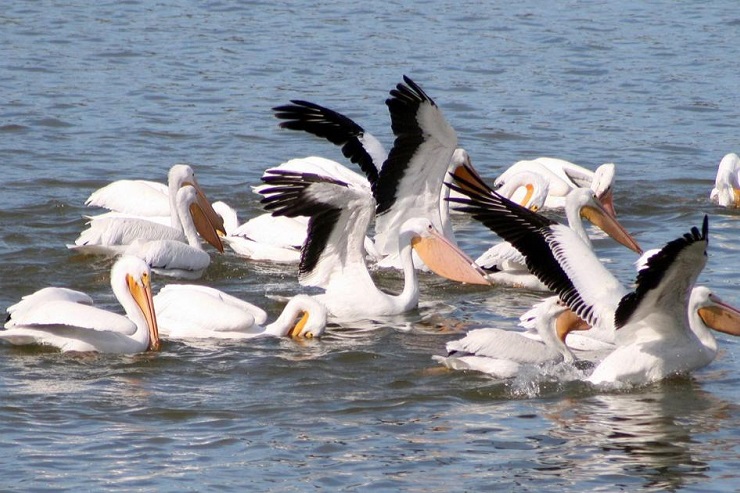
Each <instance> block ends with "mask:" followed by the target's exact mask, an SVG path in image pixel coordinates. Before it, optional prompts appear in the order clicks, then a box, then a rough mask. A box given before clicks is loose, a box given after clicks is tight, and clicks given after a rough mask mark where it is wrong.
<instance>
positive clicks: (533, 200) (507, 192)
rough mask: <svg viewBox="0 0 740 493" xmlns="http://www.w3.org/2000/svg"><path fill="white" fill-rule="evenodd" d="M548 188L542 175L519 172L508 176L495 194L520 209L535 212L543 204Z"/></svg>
mask: <svg viewBox="0 0 740 493" xmlns="http://www.w3.org/2000/svg"><path fill="white" fill-rule="evenodd" d="M549 188H550V186H549V184H548V182H547V180H545V179H544V178H543V177H542V175H540V174H538V173H533V172H532V171H520V172H519V173H514V174H513V175H511V176H509V177H508V178H507V179H506V182H504V183H503V184H502V185H501V187H500V188H499V189H498V190H497V192H498V193H499V195H502V196H504V197H506V198H507V199H509V200H511V201H513V202H516V203H518V204H519V205H521V206H522V207H526V208H527V209H529V210H531V211H532V212H537V211H539V210H540V209H541V208H542V206H543V205H544V204H545V199H547V194H548V191H549ZM521 191H523V192H524V195H522V193H521Z"/></svg>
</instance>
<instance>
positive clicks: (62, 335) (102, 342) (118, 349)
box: [0, 256, 160, 354]
mask: <svg viewBox="0 0 740 493" xmlns="http://www.w3.org/2000/svg"><path fill="white" fill-rule="evenodd" d="M150 278H151V273H150V270H149V266H147V265H146V263H144V262H143V261H142V260H141V259H138V258H136V257H131V256H122V257H121V258H119V259H118V260H117V261H116V263H115V264H114V265H113V268H112V269H111V276H110V281H111V287H112V288H113V294H114V295H115V296H116V298H117V299H118V301H119V302H120V303H121V306H123V309H124V311H125V312H126V316H125V317H124V316H123V315H118V314H116V313H112V312H109V311H106V310H102V309H100V308H96V307H94V306H90V303H91V300H90V298H89V297H88V296H87V295H85V294H84V293H80V292H79V291H72V290H65V289H63V288H52V289H49V288H45V289H44V290H40V291H38V292H36V293H34V294H33V295H30V296H28V297H26V298H24V299H23V300H22V301H21V302H19V303H18V304H16V305H14V306H13V307H11V308H9V309H8V312H9V314H10V316H9V318H8V321H7V322H6V323H5V329H4V330H0V339H2V340H5V341H8V342H9V343H11V344H16V345H27V344H40V345H47V346H54V347H57V348H59V349H61V350H62V351H63V352H66V351H95V352H100V353H119V354H128V353H139V352H142V351H146V350H147V349H148V350H152V351H157V350H159V345H160V343H159V332H158V327H157V319H156V316H155V312H154V304H153V301H152V290H151V280H150Z"/></svg>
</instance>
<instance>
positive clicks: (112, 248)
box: [68, 185, 223, 279]
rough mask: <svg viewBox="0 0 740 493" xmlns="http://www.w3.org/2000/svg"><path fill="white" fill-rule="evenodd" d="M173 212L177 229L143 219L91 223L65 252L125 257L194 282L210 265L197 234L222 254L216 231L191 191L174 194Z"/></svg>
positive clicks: (209, 259)
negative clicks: (68, 250)
mask: <svg viewBox="0 0 740 493" xmlns="http://www.w3.org/2000/svg"><path fill="white" fill-rule="evenodd" d="M174 210H175V212H176V213H177V215H178V217H179V222H178V226H179V228H177V229H176V228H173V227H170V226H163V225H161V224H157V223H153V222H150V221H147V220H143V219H122V218H104V219H94V220H92V221H91V222H90V224H89V228H88V229H87V230H85V231H83V232H82V233H81V234H80V237H79V238H77V240H76V241H75V245H68V248H70V249H72V250H75V251H78V252H80V253H92V254H105V255H118V254H122V253H126V254H129V255H134V256H137V257H139V258H142V259H144V260H145V261H146V262H147V263H148V264H149V265H150V266H151V268H152V269H153V270H154V271H155V272H156V273H158V274H162V275H168V276H175V277H185V278H190V279H193V278H197V277H200V276H201V275H202V273H203V271H204V270H205V269H206V268H207V267H208V265H209V264H210V262H211V257H210V255H208V253H207V252H205V251H203V247H202V246H201V243H200V238H199V237H198V234H197V233H198V232H200V234H201V236H202V237H203V238H204V239H205V240H206V241H208V242H209V243H210V244H211V245H213V246H214V247H216V248H217V249H218V251H219V252H223V243H222V242H221V240H220V238H219V236H218V233H217V232H216V227H215V226H214V225H213V224H212V223H211V222H210V220H209V217H208V215H207V214H206V213H205V212H204V209H203V207H202V206H201V203H200V201H199V197H198V193H197V191H196V189H195V187H192V186H190V185H185V186H183V187H181V188H180V189H179V190H178V191H177V197H176V205H175V209H174Z"/></svg>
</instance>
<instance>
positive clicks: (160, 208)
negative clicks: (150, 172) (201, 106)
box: [85, 164, 224, 233]
mask: <svg viewBox="0 0 740 493" xmlns="http://www.w3.org/2000/svg"><path fill="white" fill-rule="evenodd" d="M185 185H190V186H192V187H193V188H195V191H196V192H197V194H198V202H199V203H200V204H201V207H202V208H203V211H204V213H205V214H206V216H207V217H208V219H209V221H210V222H211V223H212V224H214V226H215V227H216V229H217V230H218V231H221V232H222V233H223V232H224V227H223V223H222V222H221V220H220V218H219V217H218V215H217V214H216V212H215V211H214V210H213V209H212V208H211V205H210V202H209V201H208V199H207V198H206V195H205V192H203V189H202V188H201V186H200V185H199V184H198V180H196V179H195V172H194V171H193V168H192V167H190V166H189V165H187V164H175V165H174V166H172V167H171V168H170V171H169V173H168V174H167V185H163V184H161V183H157V182H154V181H148V180H117V181H114V182H112V183H109V184H108V185H106V186H104V187H102V188H99V189H98V190H96V191H94V192H93V193H92V194H91V195H90V197H88V199H87V200H86V201H85V205H87V206H90V207H102V208H104V209H108V210H110V211H112V212H113V213H114V214H110V213H107V214H103V215H100V216H95V217H100V218H102V217H138V218H144V219H148V220H151V221H154V222H163V221H162V219H161V218H164V224H166V223H167V218H169V222H170V226H172V227H173V228H177V227H178V226H177V224H178V222H179V218H178V216H177V213H176V212H175V210H176V202H175V201H176V197H177V191H178V190H179V189H180V188H182V187H184V186H185ZM116 213H117V214H116ZM158 218H160V219H158Z"/></svg>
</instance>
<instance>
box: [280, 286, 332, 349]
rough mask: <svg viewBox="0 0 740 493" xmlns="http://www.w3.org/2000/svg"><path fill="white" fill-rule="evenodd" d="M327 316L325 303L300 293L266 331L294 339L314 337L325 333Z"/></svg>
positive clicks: (289, 302)
mask: <svg viewBox="0 0 740 493" xmlns="http://www.w3.org/2000/svg"><path fill="white" fill-rule="evenodd" d="M327 316H328V312H327V310H326V307H325V306H324V305H323V304H321V303H320V302H318V301H316V300H315V299H313V298H312V297H310V296H308V295H305V294H299V295H296V296H294V297H293V298H291V299H290V301H288V303H287V304H286V305H285V308H283V312H282V313H281V314H280V316H279V317H278V318H277V320H275V321H274V322H273V323H271V324H270V325H268V326H267V327H266V332H267V333H270V334H273V335H277V336H286V335H287V336H288V337H290V338H292V339H313V338H314V337H320V336H321V335H322V334H323V333H324V330H325V329H326V319H327Z"/></svg>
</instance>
